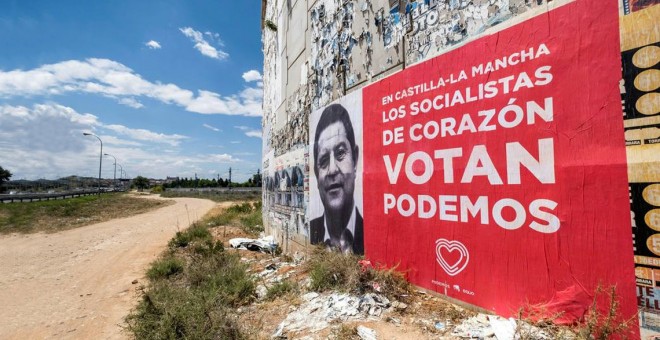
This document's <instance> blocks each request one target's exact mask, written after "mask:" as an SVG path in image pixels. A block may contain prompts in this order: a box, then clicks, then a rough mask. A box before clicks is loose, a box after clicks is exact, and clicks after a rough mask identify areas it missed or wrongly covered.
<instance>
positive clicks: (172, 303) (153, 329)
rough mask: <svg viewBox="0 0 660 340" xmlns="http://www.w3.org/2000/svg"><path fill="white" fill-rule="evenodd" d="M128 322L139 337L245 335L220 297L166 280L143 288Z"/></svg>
mask: <svg viewBox="0 0 660 340" xmlns="http://www.w3.org/2000/svg"><path fill="white" fill-rule="evenodd" d="M126 323H127V327H126V328H127V330H128V331H129V332H131V333H132V334H133V336H134V337H135V338H136V339H154V340H156V339H201V340H204V339H246V337H245V336H244V335H242V333H241V329H240V327H239V326H238V324H237V323H236V322H235V321H234V319H232V318H231V317H230V316H229V313H228V311H227V309H226V308H224V307H223V306H222V305H221V304H220V303H219V302H218V301H215V300H213V299H208V297H206V296H204V295H203V294H200V293H199V292H198V291H194V290H187V289H185V288H182V287H178V286H175V285H171V284H168V283H166V282H161V283H156V284H154V285H153V286H152V287H151V288H150V289H149V290H148V291H146V292H144V295H143V297H142V301H141V302H140V303H139V304H138V306H137V307H136V309H135V310H133V311H132V312H131V314H129V316H128V317H127V318H126Z"/></svg>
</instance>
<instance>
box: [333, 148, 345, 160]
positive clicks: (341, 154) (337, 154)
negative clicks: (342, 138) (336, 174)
mask: <svg viewBox="0 0 660 340" xmlns="http://www.w3.org/2000/svg"><path fill="white" fill-rule="evenodd" d="M335 157H337V160H338V161H341V160H342V159H344V157H346V149H344V148H340V149H339V150H337V151H336V152H335Z"/></svg>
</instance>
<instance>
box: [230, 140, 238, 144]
mask: <svg viewBox="0 0 660 340" xmlns="http://www.w3.org/2000/svg"><path fill="white" fill-rule="evenodd" d="M229 143H232V144H241V141H240V140H233V141H231V142H229Z"/></svg>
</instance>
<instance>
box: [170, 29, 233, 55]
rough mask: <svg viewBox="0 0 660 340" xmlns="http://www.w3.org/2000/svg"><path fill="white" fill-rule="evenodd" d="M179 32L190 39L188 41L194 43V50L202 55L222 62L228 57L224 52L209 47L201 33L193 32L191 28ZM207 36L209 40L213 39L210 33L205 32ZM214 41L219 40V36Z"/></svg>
mask: <svg viewBox="0 0 660 340" xmlns="http://www.w3.org/2000/svg"><path fill="white" fill-rule="evenodd" d="M179 31H181V33H183V35H185V36H186V37H188V38H190V40H192V42H194V43H195V49H197V50H198V51H199V52H200V53H201V54H202V55H205V56H207V57H209V58H213V59H218V60H223V59H226V58H227V57H229V54H227V53H226V52H224V51H221V50H218V49H216V48H215V47H213V46H211V44H209V42H208V41H206V39H204V35H203V34H202V32H199V31H195V30H194V29H192V27H184V28H179ZM207 35H209V36H210V37H211V38H215V36H214V35H213V34H212V33H211V32H207ZM216 39H218V40H219V39H220V36H219V35H218V36H217V38H216Z"/></svg>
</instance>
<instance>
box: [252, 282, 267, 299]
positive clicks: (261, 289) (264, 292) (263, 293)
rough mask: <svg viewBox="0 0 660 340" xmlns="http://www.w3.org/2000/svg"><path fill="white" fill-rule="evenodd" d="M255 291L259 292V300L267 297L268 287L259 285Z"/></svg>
mask: <svg viewBox="0 0 660 340" xmlns="http://www.w3.org/2000/svg"><path fill="white" fill-rule="evenodd" d="M255 291H256V293H257V298H258V299H259V300H261V299H263V298H265V297H266V295H267V294H268V288H266V286H264V285H258V286H257V289H256V290H255Z"/></svg>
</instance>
